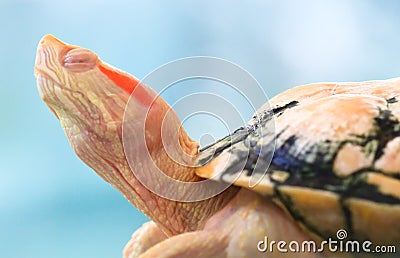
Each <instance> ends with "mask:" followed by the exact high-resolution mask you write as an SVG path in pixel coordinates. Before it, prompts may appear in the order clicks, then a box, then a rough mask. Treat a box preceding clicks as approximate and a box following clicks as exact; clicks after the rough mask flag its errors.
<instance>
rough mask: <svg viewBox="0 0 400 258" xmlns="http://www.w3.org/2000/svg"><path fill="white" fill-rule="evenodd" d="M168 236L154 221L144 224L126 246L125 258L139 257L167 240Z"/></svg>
mask: <svg viewBox="0 0 400 258" xmlns="http://www.w3.org/2000/svg"><path fill="white" fill-rule="evenodd" d="M166 238H167V236H166V235H165V234H164V232H162V231H161V229H160V228H159V227H158V226H157V224H156V223H154V222H153V221H150V222H146V223H144V224H143V225H142V226H141V227H140V228H139V229H138V230H136V231H135V232H134V233H133V235H132V237H131V239H130V240H129V242H128V243H127V244H126V245H125V248H124V251H123V258H135V257H139V255H141V254H142V253H144V252H145V251H146V250H147V249H149V248H151V247H152V246H154V245H156V244H158V243H159V242H161V241H163V240H165V239H166Z"/></svg>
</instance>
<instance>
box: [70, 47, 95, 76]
mask: <svg viewBox="0 0 400 258" xmlns="http://www.w3.org/2000/svg"><path fill="white" fill-rule="evenodd" d="M62 63H63V66H64V67H65V68H67V69H68V70H70V71H72V72H86V71H89V70H90V69H92V68H93V67H95V66H97V63H98V57H97V55H96V54H95V53H93V52H92V51H90V50H88V49H84V48H74V49H72V50H70V51H68V53H67V54H66V55H65V57H64V60H63V62H62Z"/></svg>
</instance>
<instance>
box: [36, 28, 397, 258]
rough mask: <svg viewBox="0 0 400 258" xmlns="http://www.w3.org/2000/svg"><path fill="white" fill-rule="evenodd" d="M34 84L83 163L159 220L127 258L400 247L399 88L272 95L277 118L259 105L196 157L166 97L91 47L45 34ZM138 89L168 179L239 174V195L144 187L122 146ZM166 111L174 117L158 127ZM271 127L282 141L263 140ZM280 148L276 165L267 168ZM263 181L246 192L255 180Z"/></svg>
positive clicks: (333, 87)
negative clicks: (175, 140)
mask: <svg viewBox="0 0 400 258" xmlns="http://www.w3.org/2000/svg"><path fill="white" fill-rule="evenodd" d="M35 75H36V77H37V85H38V89H39V92H40V95H41V97H42V99H43V100H44V102H45V103H46V104H47V105H48V106H49V108H50V109H51V110H52V112H53V113H54V114H55V115H56V117H57V118H58V119H59V120H60V123H61V125H62V127H63V128H64V130H65V133H66V135H67V137H68V140H69V141H70V143H71V146H72V147H73V149H74V151H75V152H76V154H77V155H78V156H79V157H80V158H81V159H82V160H83V161H84V162H85V163H86V164H88V165H89V166H90V167H91V168H93V169H94V170H95V171H96V172H97V173H98V174H99V175H100V176H101V177H102V178H103V179H104V180H106V181H107V182H109V183H110V184H111V185H112V186H114V187H115V188H116V189H118V190H119V191H120V192H121V193H122V194H123V195H124V196H125V197H126V198H127V199H128V200H129V202H131V203H132V204H133V205H134V206H136V207H137V208H138V209H139V210H141V211H142V212H143V213H145V214H146V215H147V216H148V217H149V218H150V219H151V220H152V222H148V223H145V224H144V225H143V226H142V227H141V228H140V229H139V230H137V231H136V232H135V233H134V234H133V236H132V239H131V240H130V241H129V243H128V244H127V246H126V248H125V250H124V257H138V256H140V257H190V256H191V257H281V256H285V257H321V256H336V255H338V253H332V252H329V250H328V249H327V248H326V249H323V250H321V251H324V252H323V253H320V252H313V251H309V252H301V251H300V252H295V251H293V250H292V248H295V247H296V246H295V244H293V243H295V242H297V243H300V245H301V244H302V243H307V244H308V245H309V244H310V242H312V241H315V242H316V243H317V244H321V243H323V242H321V241H323V240H327V239H328V238H332V239H336V237H338V238H339V239H344V237H342V236H339V234H338V235H337V233H338V231H339V230H342V232H344V233H347V234H348V236H347V238H346V240H348V239H350V240H357V241H371V242H372V243H373V245H370V246H368V247H369V248H371V249H372V248H373V247H374V246H375V245H391V246H394V247H397V248H398V247H399V243H400V223H399V222H400V181H399V177H400V155H398V154H399V153H400V122H399V120H400V102H398V99H397V98H398V97H399V98H400V80H387V81H373V82H365V83H339V84H335V83H325V84H311V85H306V86H300V87H296V88H294V89H291V90H288V91H286V92H284V93H282V94H280V95H278V96H276V97H275V98H273V99H272V100H271V102H270V106H271V107H272V110H268V109H266V108H265V107H264V108H263V107H262V108H261V109H260V111H258V112H257V115H256V116H255V119H253V120H252V121H251V123H250V125H251V126H249V127H246V128H241V129H238V130H237V131H235V132H234V133H233V134H232V135H230V136H228V137H226V138H224V139H222V140H220V141H218V142H217V143H215V144H214V145H212V146H210V147H208V148H205V149H204V150H202V151H200V152H199V153H198V144H197V143H196V142H195V141H193V140H192V139H191V138H189V136H188V135H187V134H186V132H185V131H184V130H183V129H182V128H181V125H180V122H179V119H178V118H177V116H176V115H175V113H174V112H168V111H171V108H170V107H169V106H168V104H167V103H166V102H165V101H164V100H163V99H162V98H157V99H156V101H155V102H154V103H150V102H149V101H148V100H149V99H150V100H151V99H153V98H154V97H155V96H156V95H157V94H156V93H155V92H154V91H153V90H151V89H150V88H149V87H147V86H145V85H142V84H139V81H138V80H137V79H136V78H134V77H133V76H131V75H129V74H127V73H125V72H123V71H120V70H117V69H115V68H113V67H111V66H109V65H107V64H106V63H104V62H102V61H101V60H100V59H99V58H98V56H97V55H96V54H94V53H93V52H91V51H89V50H87V49H83V48H80V47H76V46H72V45H68V44H65V43H63V42H61V41H59V40H58V39H56V38H54V37H53V36H51V35H46V36H45V37H44V38H43V39H42V40H41V41H40V44H39V46H38V52H37V58H36V64H35ZM134 89H135V91H134V95H133V98H134V99H135V105H137V106H138V107H145V106H147V107H148V106H149V105H151V108H150V112H149V114H148V118H147V119H148V120H147V121H146V125H150V126H146V131H145V134H146V144H147V148H148V151H149V152H150V155H151V157H152V159H153V161H154V162H155V164H156V165H157V166H158V167H159V168H160V169H161V170H162V171H163V172H164V173H165V174H166V175H168V176H170V177H172V178H174V179H177V180H180V181H186V182H197V181H200V180H202V179H201V177H205V178H213V179H215V180H219V181H227V182H230V181H231V180H232V178H235V177H237V176H239V178H238V180H237V181H235V182H234V184H235V185H237V186H242V187H237V186H231V187H229V188H227V189H226V190H225V191H224V192H222V193H221V194H219V195H217V196H214V197H212V198H209V199H207V200H203V201H198V202H179V201H172V200H168V199H166V198H162V197H160V196H158V195H156V194H154V193H153V192H151V191H149V190H148V189H147V188H146V187H144V186H143V185H142V184H141V183H140V182H139V181H138V180H137V178H136V177H135V173H133V171H132V170H135V171H136V170H137V171H139V170H140V171H147V170H150V168H148V167H146V166H145V165H143V163H141V162H137V163H136V164H131V165H132V166H131V167H132V169H131V167H130V166H129V164H128V161H127V158H126V156H125V153H124V149H123V144H122V121H123V115H124V109H125V106H126V105H127V102H128V99H129V97H130V94H131V93H132V92H133V90H134ZM138 110H140V108H139V109H138ZM167 112H168V113H169V114H172V119H169V120H168V121H167V124H164V125H162V120H163V119H162V118H163V117H164V116H165V115H166V113H167ZM133 115H135V114H133ZM272 118H274V119H275V127H276V132H277V137H276V138H275V137H272V138H271V135H269V134H264V133H261V129H262V128H264V127H265V124H266V123H267V122H268V121H269V120H270V119H272ZM147 123H148V124H147ZM161 126H163V128H167V130H171V131H178V137H179V143H180V144H178V145H176V146H175V145H174V146H170V148H183V150H184V152H185V153H186V154H188V155H189V156H192V157H195V159H194V160H195V161H194V162H197V163H199V164H201V165H202V166H200V167H199V168H195V167H192V166H184V165H181V164H178V163H176V162H174V161H173V160H171V158H170V156H169V155H168V154H167V153H166V151H165V149H164V148H163V146H162V141H161V139H160V137H161V134H160V131H161ZM177 128H178V129H179V128H181V129H180V130H177ZM275 139H276V149H275V152H274V154H273V156H272V163H271V166H270V167H269V168H268V164H267V163H268V162H264V163H263V162H262V161H263V158H264V157H266V156H268V155H271V148H270V147H269V146H270V145H271V143H273V142H274V141H275ZM173 151H174V150H173ZM177 152H178V151H177ZM213 154H214V156H213ZM135 155H137V157H139V158H140V157H141V156H142V155H144V154H143V153H141V152H140V151H138V153H136V154H135ZM232 157H233V159H232ZM205 160H206V161H207V164H204V165H203V164H202V163H204V161H205ZM243 160H245V162H244V163H243ZM259 160H261V162H258V161H259ZM239 163H242V164H243V167H241V166H238V164H239ZM223 164H226V166H223ZM256 164H257V166H256ZM241 172H242V173H241ZM264 173H265V176H263V177H258V178H259V179H260V182H259V183H258V184H256V185H255V186H252V187H250V186H249V177H250V176H257V175H258V174H264ZM199 176H201V177H199ZM265 196H267V197H268V198H265ZM267 240H269V241H270V242H269V243H268V241H267ZM311 240H312V241H311ZM273 241H275V246H274V245H273V244H272V247H271V245H270V244H271V242H273ZM279 241H281V242H282V243H287V244H286V245H283V244H279V243H278V242H279ZM266 246H267V247H268V248H264V247H266ZM278 246H279V249H278ZM272 248H274V249H273V250H272ZM284 249H286V252H284ZM288 249H289V250H288ZM263 251H264V252H263ZM340 254H344V253H343V252H342V253H340Z"/></svg>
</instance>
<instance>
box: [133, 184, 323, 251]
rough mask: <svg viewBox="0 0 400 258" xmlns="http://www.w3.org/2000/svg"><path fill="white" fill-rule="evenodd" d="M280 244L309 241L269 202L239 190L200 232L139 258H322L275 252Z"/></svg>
mask: <svg viewBox="0 0 400 258" xmlns="http://www.w3.org/2000/svg"><path fill="white" fill-rule="evenodd" d="M266 238H268V241H267V239H266ZM281 240H283V241H285V242H286V243H289V242H290V241H297V242H299V243H300V244H301V243H302V241H308V240H310V237H309V236H308V235H307V234H306V233H304V232H303V231H302V230H301V229H300V228H299V226H297V224H295V223H293V222H292V221H291V220H290V218H289V217H288V215H286V213H284V211H283V210H281V209H280V208H279V207H278V206H277V205H275V204H274V203H272V201H270V200H268V199H265V198H264V197H262V196H260V195H258V194H257V193H255V192H252V191H250V190H247V189H242V190H240V192H239V193H238V194H237V196H236V197H235V198H234V199H232V201H231V202H230V203H229V204H228V205H227V206H225V207H224V208H223V209H222V210H220V211H219V212H217V213H216V214H215V215H214V216H213V217H211V218H210V219H209V220H208V221H207V223H206V225H205V226H204V228H203V229H202V230H199V231H194V232H188V233H183V234H180V235H176V236H173V237H171V238H168V239H166V240H164V241H162V242H160V243H158V244H156V245H154V246H153V247H151V248H150V249H148V250H147V251H145V252H144V253H143V254H142V255H141V256H140V258H150V257H162V258H177V257H229V258H231V257H234V258H236V257H243V258H245V257H269V258H278V257H290V258H292V257H296V258H317V257H318V258H320V257H324V255H322V254H320V253H313V252H310V253H305V252H284V251H282V252H281V251H279V250H278V249H277V245H278V242H279V241H281ZM272 241H274V242H275V243H274V244H273V245H272V246H273V249H271V248H272V247H271V248H270V246H271V245H270V244H271V243H272ZM285 248H288V245H286V246H285Z"/></svg>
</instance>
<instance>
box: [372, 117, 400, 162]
mask: <svg viewBox="0 0 400 258" xmlns="http://www.w3.org/2000/svg"><path fill="white" fill-rule="evenodd" d="M375 123H376V124H377V126H378V130H377V132H376V134H375V137H376V139H379V141H378V147H377V151H376V152H375V157H374V160H377V159H379V158H380V157H381V156H382V155H383V153H384V148H385V147H386V145H387V143H388V142H389V141H390V140H392V139H393V138H395V137H396V136H399V135H400V131H399V129H400V128H399V121H398V120H397V119H396V118H395V117H394V116H393V115H392V111H390V110H379V116H378V117H376V118H375ZM396 127H397V128H396Z"/></svg>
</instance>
